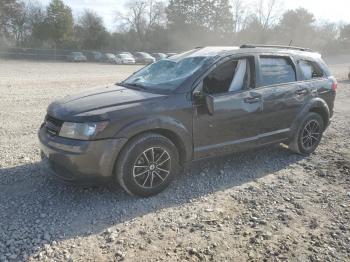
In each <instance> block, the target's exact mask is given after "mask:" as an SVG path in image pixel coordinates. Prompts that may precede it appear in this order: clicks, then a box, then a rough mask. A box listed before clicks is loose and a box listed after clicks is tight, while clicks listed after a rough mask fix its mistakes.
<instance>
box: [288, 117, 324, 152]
mask: <svg viewBox="0 0 350 262" xmlns="http://www.w3.org/2000/svg"><path fill="white" fill-rule="evenodd" d="M323 132H324V121H323V119H322V117H321V116H320V115H319V114H317V113H313V112H310V113H308V114H307V115H306V117H305V118H304V119H303V121H302V122H301V125H300V126H299V128H298V131H297V133H296V134H295V136H294V138H293V140H292V142H291V143H290V145H289V148H290V149H291V150H292V151H293V152H295V153H298V154H301V155H308V154H311V153H312V152H314V151H315V150H316V148H317V147H318V145H319V143H320V141H321V139H322V135H323Z"/></svg>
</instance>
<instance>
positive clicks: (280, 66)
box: [260, 57, 296, 86]
mask: <svg viewBox="0 0 350 262" xmlns="http://www.w3.org/2000/svg"><path fill="white" fill-rule="evenodd" d="M260 70H261V78H262V79H261V80H262V85H263V86H269V85H276V84H284V83H290V82H295V81H296V73H295V69H294V66H293V64H292V61H291V60H290V59H289V58H287V57H260Z"/></svg>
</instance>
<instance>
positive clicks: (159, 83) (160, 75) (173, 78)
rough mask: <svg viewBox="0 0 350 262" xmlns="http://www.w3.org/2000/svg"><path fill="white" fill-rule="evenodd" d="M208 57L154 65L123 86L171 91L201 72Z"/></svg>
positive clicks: (130, 78)
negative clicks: (197, 72)
mask: <svg viewBox="0 0 350 262" xmlns="http://www.w3.org/2000/svg"><path fill="white" fill-rule="evenodd" d="M206 59H208V58H207V57H204V56H203V57H202V56H194V57H180V58H179V59H165V60H160V61H158V62H156V63H153V64H151V65H149V66H147V67H145V68H143V69H141V70H140V71H139V72H137V73H136V74H134V75H132V76H131V77H129V78H128V79H126V80H125V81H124V82H123V84H126V85H133V86H137V87H140V88H143V89H146V90H147V89H149V90H160V91H171V90H174V89H176V88H177V87H178V86H180V85H181V84H182V83H183V82H184V81H185V80H186V79H187V78H188V77H190V76H191V75H193V74H194V73H195V72H196V71H197V70H199V69H200V68H201V67H202V65H203V64H204V62H205V61H206Z"/></svg>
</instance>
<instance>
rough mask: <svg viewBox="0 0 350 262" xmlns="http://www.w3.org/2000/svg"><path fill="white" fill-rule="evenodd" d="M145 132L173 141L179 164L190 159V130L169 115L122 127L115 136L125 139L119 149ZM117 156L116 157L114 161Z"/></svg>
mask: <svg viewBox="0 0 350 262" xmlns="http://www.w3.org/2000/svg"><path fill="white" fill-rule="evenodd" d="M147 133H156V134H159V135H162V136H164V137H166V138H167V139H169V140H170V141H171V142H173V143H174V145H175V146H176V148H177V149H178V153H179V158H180V164H184V163H185V162H187V161H190V160H191V159H192V156H193V146H192V135H191V132H190V131H189V130H188V129H187V128H186V127H185V126H184V125H183V124H182V123H181V122H179V121H177V120H176V119H173V118H170V117H159V118H152V119H150V118H147V119H142V120H138V121H135V122H133V123H130V124H129V125H127V126H125V127H124V128H122V129H121V130H120V131H119V132H118V134H117V135H116V136H117V137H123V138H126V139H127V142H126V143H125V144H124V145H123V147H122V149H121V151H122V150H123V149H124V148H125V147H126V146H127V145H128V142H129V141H130V140H131V139H134V138H135V137H137V136H141V135H144V134H147ZM117 160H118V157H117V159H116V162H117Z"/></svg>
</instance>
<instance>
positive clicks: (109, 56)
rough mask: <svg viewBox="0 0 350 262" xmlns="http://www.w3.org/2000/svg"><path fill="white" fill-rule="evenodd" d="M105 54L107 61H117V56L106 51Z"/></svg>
mask: <svg viewBox="0 0 350 262" xmlns="http://www.w3.org/2000/svg"><path fill="white" fill-rule="evenodd" d="M105 56H106V62H107V63H113V64H115V63H117V58H116V56H115V54H112V53H106V54H105Z"/></svg>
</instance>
